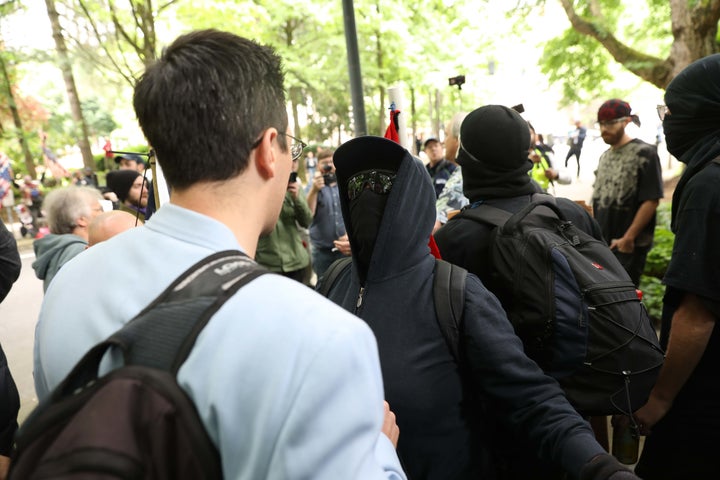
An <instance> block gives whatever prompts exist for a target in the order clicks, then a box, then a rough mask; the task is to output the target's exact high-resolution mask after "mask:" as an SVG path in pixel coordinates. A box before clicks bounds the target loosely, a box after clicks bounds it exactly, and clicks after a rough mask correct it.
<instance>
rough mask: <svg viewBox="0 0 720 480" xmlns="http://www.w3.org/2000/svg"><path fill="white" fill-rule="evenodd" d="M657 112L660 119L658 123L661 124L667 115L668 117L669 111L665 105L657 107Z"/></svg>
mask: <svg viewBox="0 0 720 480" xmlns="http://www.w3.org/2000/svg"><path fill="white" fill-rule="evenodd" d="M657 112H658V117H659V118H660V121H661V122H662V121H663V120H665V117H666V116H667V115H670V109H669V108H668V106H667V105H658V106H657Z"/></svg>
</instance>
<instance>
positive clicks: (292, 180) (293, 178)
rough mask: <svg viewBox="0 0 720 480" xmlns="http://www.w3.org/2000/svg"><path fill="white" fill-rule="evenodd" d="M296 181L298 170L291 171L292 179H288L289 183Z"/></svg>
mask: <svg viewBox="0 0 720 480" xmlns="http://www.w3.org/2000/svg"><path fill="white" fill-rule="evenodd" d="M295 182H297V172H290V180H288V183H295Z"/></svg>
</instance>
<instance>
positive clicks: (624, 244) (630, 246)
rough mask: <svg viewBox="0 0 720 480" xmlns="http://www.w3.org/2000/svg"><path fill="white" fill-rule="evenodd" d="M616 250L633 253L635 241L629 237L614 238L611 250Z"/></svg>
mask: <svg viewBox="0 0 720 480" xmlns="http://www.w3.org/2000/svg"><path fill="white" fill-rule="evenodd" d="M616 248H617V250H618V252H620V253H632V252H634V251H635V239H633V238H628V237H622V238H613V239H612V240H611V241H610V250H615V249H616Z"/></svg>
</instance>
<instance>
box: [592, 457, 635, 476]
mask: <svg viewBox="0 0 720 480" xmlns="http://www.w3.org/2000/svg"><path fill="white" fill-rule="evenodd" d="M639 478H640V477H638V476H637V475H635V474H634V473H633V472H632V471H630V470H628V468H627V467H625V466H624V465H623V464H621V463H620V462H618V461H617V460H616V459H615V457H613V456H612V455H608V454H607V453H603V454H601V455H598V456H597V457H594V458H593V459H592V460H590V461H589V462H588V463H586V464H585V466H584V467H583V468H582V470H580V480H638V479H639Z"/></svg>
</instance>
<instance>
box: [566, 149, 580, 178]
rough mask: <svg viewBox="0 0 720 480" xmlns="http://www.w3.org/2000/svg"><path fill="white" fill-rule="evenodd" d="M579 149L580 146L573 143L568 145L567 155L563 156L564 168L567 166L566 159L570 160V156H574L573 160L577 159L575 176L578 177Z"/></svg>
mask: <svg viewBox="0 0 720 480" xmlns="http://www.w3.org/2000/svg"><path fill="white" fill-rule="evenodd" d="M581 151H582V147H578V146H577V145H573V146H571V147H570V151H569V152H568V153H567V156H566V157H565V168H567V166H568V160H570V157H572V156H575V160H576V161H577V176H578V177H580V152H581Z"/></svg>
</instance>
